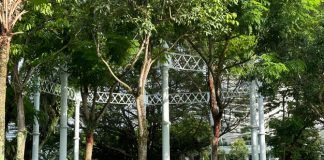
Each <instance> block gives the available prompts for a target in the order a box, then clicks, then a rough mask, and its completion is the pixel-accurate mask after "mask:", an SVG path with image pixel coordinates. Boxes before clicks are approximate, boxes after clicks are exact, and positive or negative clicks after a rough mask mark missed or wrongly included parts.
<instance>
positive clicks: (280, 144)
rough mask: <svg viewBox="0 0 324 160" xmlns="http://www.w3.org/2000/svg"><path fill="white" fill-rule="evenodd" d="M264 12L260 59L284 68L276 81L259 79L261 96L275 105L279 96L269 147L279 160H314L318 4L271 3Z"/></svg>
mask: <svg viewBox="0 0 324 160" xmlns="http://www.w3.org/2000/svg"><path fill="white" fill-rule="evenodd" d="M269 9H270V10H269V14H268V18H267V21H266V26H265V28H266V29H265V31H266V32H265V34H263V35H262V37H261V41H260V43H259V45H260V48H262V49H263V52H264V53H271V54H267V55H264V57H267V56H268V58H271V59H273V60H275V61H277V62H279V63H282V64H283V65H284V66H285V67H286V71H285V74H282V75H280V76H279V78H278V79H277V80H271V79H269V78H265V77H263V78H261V79H263V80H264V82H265V83H267V82H268V83H267V85H266V86H265V87H264V90H263V91H264V93H267V94H269V95H270V96H271V97H273V98H274V99H277V95H278V92H279V93H280V92H281V94H282V96H283V98H280V99H279V100H278V101H279V105H278V104H275V103H271V104H272V106H274V107H282V111H283V115H282V118H281V117H280V118H276V119H272V121H270V122H271V123H270V127H271V128H274V131H275V134H274V135H273V137H271V139H270V144H271V145H272V146H276V147H274V148H276V149H274V153H275V155H277V156H278V157H280V159H287V160H290V159H299V158H301V157H303V158H305V159H307V158H309V159H315V157H313V156H315V155H316V153H312V152H313V151H314V152H316V151H318V150H319V149H320V148H319V140H318V134H317V131H316V129H315V128H314V126H315V124H317V123H323V118H324V117H323V113H324V108H323V99H322V98H321V97H322V95H323V86H324V83H323V72H324V70H323V68H324V66H323V60H324V55H323V35H324V34H323V33H324V32H323V22H322V19H323V2H322V1H320V0H309V1H304V0H298V1H294V2H287V1H270V7H269ZM284 97H287V98H286V99H285V98H284ZM288 97H289V98H288ZM306 137H308V138H306ZM310 137H311V138H310ZM305 145H307V147H306V146H305ZM310 146H311V147H310ZM306 148H308V149H309V150H308V149H306ZM316 158H317V157H316Z"/></svg>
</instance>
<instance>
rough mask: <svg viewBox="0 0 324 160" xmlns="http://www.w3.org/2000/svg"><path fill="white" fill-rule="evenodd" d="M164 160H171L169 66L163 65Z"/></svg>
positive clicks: (166, 63)
mask: <svg viewBox="0 0 324 160" xmlns="http://www.w3.org/2000/svg"><path fill="white" fill-rule="evenodd" d="M162 97H163V102H162V103H163V104H162V112H163V113H162V160H170V118H169V65H168V62H165V63H164V64H163V65H162Z"/></svg>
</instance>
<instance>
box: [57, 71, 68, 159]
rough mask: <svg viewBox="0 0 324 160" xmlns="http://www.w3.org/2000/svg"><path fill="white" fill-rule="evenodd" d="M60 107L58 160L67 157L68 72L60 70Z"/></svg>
mask: <svg viewBox="0 0 324 160" xmlns="http://www.w3.org/2000/svg"><path fill="white" fill-rule="evenodd" d="M60 80H61V109H60V115H61V117H60V156H59V157H60V158H59V160H66V159H67V129H68V126H67V110H68V109H67V108H68V103H67V100H68V88H67V86H68V73H67V72H66V71H63V70H62V71H61V74H60Z"/></svg>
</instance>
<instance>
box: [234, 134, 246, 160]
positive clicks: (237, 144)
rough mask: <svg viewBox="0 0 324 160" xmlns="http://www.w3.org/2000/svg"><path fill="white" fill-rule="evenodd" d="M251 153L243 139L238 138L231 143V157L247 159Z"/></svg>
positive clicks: (237, 159) (241, 159) (240, 159)
mask: <svg viewBox="0 0 324 160" xmlns="http://www.w3.org/2000/svg"><path fill="white" fill-rule="evenodd" d="M248 154H249V150H248V148H247V147H246V145H245V141H244V140H243V139H236V140H235V141H234V142H233V143H232V144H231V151H230V152H229V158H230V159H233V160H234V159H235V160H245V159H246V157H247V156H248Z"/></svg>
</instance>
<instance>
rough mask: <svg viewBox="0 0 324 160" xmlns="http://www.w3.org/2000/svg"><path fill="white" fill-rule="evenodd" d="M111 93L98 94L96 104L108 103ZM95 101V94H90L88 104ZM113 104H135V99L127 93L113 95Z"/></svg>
mask: <svg viewBox="0 0 324 160" xmlns="http://www.w3.org/2000/svg"><path fill="white" fill-rule="evenodd" d="M109 95H110V93H109V92H97V96H96V103H107V101H108V99H109ZM92 101H93V93H91V94H89V96H88V102H92ZM110 103H111V104H125V105H130V104H134V103H135V97H134V96H133V95H132V94H126V93H112V99H111V101H110Z"/></svg>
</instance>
